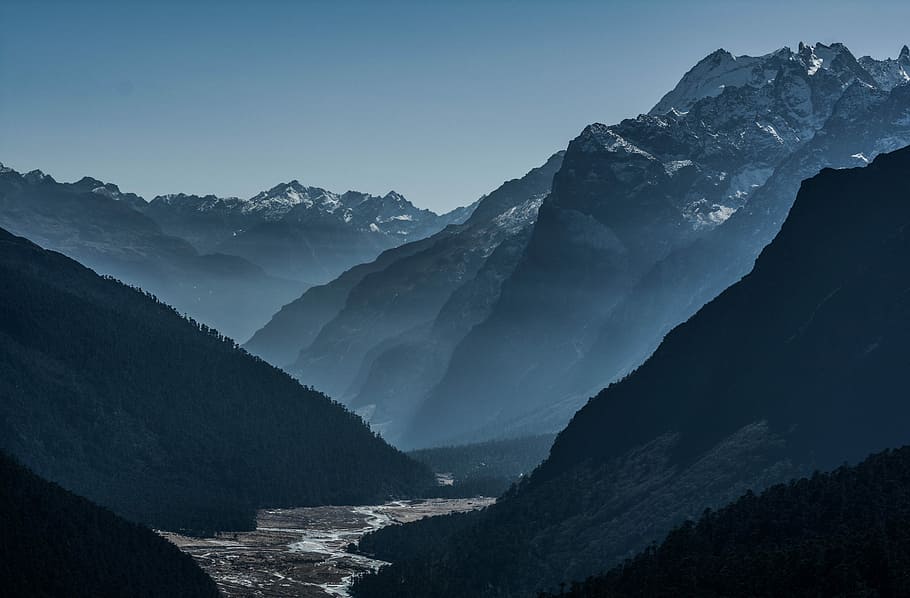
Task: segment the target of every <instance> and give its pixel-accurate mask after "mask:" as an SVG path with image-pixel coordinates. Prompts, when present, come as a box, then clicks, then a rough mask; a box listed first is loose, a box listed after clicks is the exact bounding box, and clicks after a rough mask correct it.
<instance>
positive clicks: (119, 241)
mask: <svg viewBox="0 0 910 598" xmlns="http://www.w3.org/2000/svg"><path fill="white" fill-rule="evenodd" d="M145 206H146V203H145V201H144V200H143V199H142V198H140V197H139V196H137V195H135V194H131V193H123V192H121V191H120V190H119V188H118V187H117V186H116V185H113V184H111V183H102V182H101V181H98V180H97V179H92V178H88V177H85V178H83V179H81V180H79V181H78V182H76V183H58V182H57V181H55V180H54V179H53V178H52V177H51V176H49V175H46V174H44V173H42V172H40V171H37V170H36V171H32V172H29V173H26V174H20V173H18V172H16V171H15V170H13V169H11V168H6V167H3V166H2V165H0V226H2V227H4V228H6V229H7V230H9V231H11V232H13V233H14V234H17V235H22V236H25V237H28V238H29V239H31V240H33V241H35V242H36V243H39V244H40V245H42V246H45V247H48V248H51V249H54V250H57V251H60V252H62V253H65V254H66V255H68V256H70V257H72V258H74V259H77V260H79V261H80V262H82V263H84V264H85V265H87V266H88V267H90V268H92V269H94V270H96V271H98V272H100V273H102V274H106V275H110V276H114V277H116V278H118V279H120V280H122V281H124V282H126V283H128V284H132V285H136V286H140V287H142V288H143V289H145V290H148V291H150V292H152V293H155V294H156V295H158V296H161V297H164V298H166V299H167V301H168V302H169V303H170V304H171V305H173V306H174V307H176V308H177V309H178V310H179V311H180V312H182V313H186V314H188V315H190V316H192V317H193V318H195V319H198V320H200V321H204V322H206V323H207V324H209V325H211V326H214V327H215V328H217V329H218V330H220V331H221V332H223V333H225V334H227V335H228V336H230V337H232V338H239V339H244V338H247V337H248V336H249V335H250V334H251V333H252V331H253V330H255V329H256V328H257V327H259V326H261V324H262V322H264V321H266V320H267V319H268V317H269V316H270V315H271V314H272V313H274V311H275V310H276V309H278V308H279V307H280V306H281V305H283V304H284V303H286V302H288V301H290V300H291V299H293V297H295V296H296V295H297V294H299V293H300V291H301V290H302V289H303V288H305V286H306V285H304V284H301V283H299V282H293V281H290V280H284V279H279V278H276V277H274V276H270V275H268V274H266V273H265V272H264V271H263V270H262V269H261V268H259V267H258V266H256V265H254V264H252V263H250V262H248V261H247V260H244V259H242V258H239V257H236V256H230V255H224V254H204V255H203V254H200V253H199V252H198V251H197V250H196V249H195V248H194V247H193V246H192V245H190V243H188V242H187V241H185V240H183V239H181V238H178V237H174V236H170V235H167V234H164V233H163V232H162V231H161V228H160V227H159V226H158V225H157V224H156V223H155V222H154V221H153V220H151V219H150V218H148V217H147V216H146V215H145V214H144V213H143V212H144V211H145V209H146V207H145Z"/></svg>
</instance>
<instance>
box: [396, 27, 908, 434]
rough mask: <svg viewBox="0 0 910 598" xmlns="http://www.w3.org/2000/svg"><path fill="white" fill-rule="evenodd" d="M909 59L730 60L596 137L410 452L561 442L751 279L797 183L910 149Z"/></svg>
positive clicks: (775, 56) (590, 133) (569, 173)
mask: <svg viewBox="0 0 910 598" xmlns="http://www.w3.org/2000/svg"><path fill="white" fill-rule="evenodd" d="M901 56H902V57H901V58H898V59H897V60H896V61H895V60H890V61H889V60H884V61H874V60H872V59H863V61H862V62H861V61H858V60H856V59H855V58H854V57H853V55H852V54H851V53H850V52H849V50H848V49H847V48H846V47H844V46H843V45H841V44H832V45H830V46H827V45H824V44H816V45H814V46H810V45H806V44H800V46H799V48H798V49H797V50H796V51H793V50H790V49H788V48H783V49H781V50H778V51H775V52H772V53H770V54H767V55H764V56H759V57H749V56H733V55H732V54H730V53H729V52H726V51H724V50H719V51H717V52H714V53H712V54H711V55H709V56H708V57H706V58H705V59H703V60H702V61H700V62H699V63H698V64H697V65H696V66H695V67H694V68H693V69H692V70H691V71H689V72H688V73H686V75H685V76H684V77H683V78H682V80H681V81H680V82H679V84H678V85H677V86H676V88H674V89H673V90H671V91H670V92H669V93H668V94H667V95H666V96H665V97H664V98H663V99H661V101H660V102H658V104H657V105H656V106H655V107H654V108H653V109H652V110H651V111H650V112H649V113H648V114H644V115H640V116H638V117H637V118H634V119H628V120H624V121H622V122H621V123H619V124H616V125H613V126H606V125H602V124H593V125H590V126H588V127H587V128H586V129H585V130H584V131H583V132H582V133H581V135H580V136H579V137H577V138H576V139H575V140H573V141H572V142H571V143H570V144H569V147H568V150H567V152H566V155H565V159H564V161H563V165H562V167H561V168H560V170H559V172H557V174H556V175H555V177H554V180H553V188H552V192H551V193H550V195H549V196H548V197H547V198H546V199H545V200H544V202H543V204H542V205H541V208H540V211H539V214H538V217H537V220H536V223H535V224H534V227H533V231H532V232H531V235H530V240H529V242H528V243H527V245H526V247H525V248H524V249H523V251H522V252H521V255H520V256H519V257H518V258H517V260H516V262H517V264H518V265H517V267H516V268H515V269H514V271H513V272H511V273H510V274H509V275H508V276H507V278H506V280H505V281H504V282H503V283H502V284H501V293H500V296H499V298H498V300H497V301H496V302H495V304H494V305H493V307H492V308H491V310H490V312H489V314H488V315H487V316H486V317H485V318H484V319H483V320H482V321H481V322H480V323H478V324H477V325H475V326H474V327H473V328H472V329H471V331H470V332H469V333H468V334H467V335H466V336H465V337H464V338H463V339H461V340H460V341H459V342H458V344H457V346H456V348H455V349H454V351H453V352H452V357H451V359H450V361H449V363H448V364H447V366H446V372H445V374H444V376H442V377H441V379H440V381H439V383H438V384H437V385H435V386H434V387H433V388H432V389H431V390H430V391H429V392H428V393H427V394H426V395H425V396H424V397H421V398H420V399H419V400H418V401H416V404H417V405H418V406H419V407H418V409H417V410H416V415H414V417H413V419H412V421H411V423H410V425H409V427H408V429H407V430H406V431H405V432H404V433H402V434H401V436H400V438H399V439H398V442H399V443H400V444H401V445H402V446H407V447H414V446H430V445H434V444H439V443H443V442H465V441H475V440H479V439H484V438H491V437H501V436H504V435H513V434H529V433H539V432H546V431H550V430H555V429H558V427H560V426H562V425H564V424H565V422H567V421H568V419H569V418H570V417H571V415H572V414H573V413H574V412H575V410H576V409H577V408H578V407H580V406H581V405H582V404H584V401H585V399H586V397H588V396H590V395H591V394H592V393H594V392H596V390H597V389H598V388H601V387H603V386H604V385H606V384H608V383H610V382H611V381H612V380H616V379H618V378H620V377H622V376H623V375H625V374H627V373H628V372H630V371H631V370H632V369H634V368H635V367H636V366H637V365H639V364H640V363H641V362H642V361H643V360H644V359H646V358H647V357H648V355H650V353H651V352H652V351H653V350H654V349H655V348H656V347H657V345H658V344H659V342H660V340H661V339H662V338H663V336H664V335H665V334H666V333H667V332H668V331H669V330H670V329H671V328H672V327H673V326H675V325H677V324H679V323H680V322H683V321H685V320H686V319H687V318H689V317H690V316H691V315H692V314H694V313H695V311H697V310H698V308H699V307H701V306H702V305H703V304H704V303H706V302H707V301H709V300H711V299H712V298H713V297H715V296H716V295H717V294H718V293H720V292H721V291H722V290H723V289H724V288H726V287H727V286H729V285H730V284H732V283H734V282H735V281H737V280H738V279H739V278H741V277H742V276H743V275H744V274H745V273H747V272H748V271H749V268H750V267H751V265H752V263H753V262H754V259H755V257H756V256H757V255H758V253H759V252H760V251H761V249H762V247H764V246H765V245H766V244H767V243H768V242H769V241H770V240H771V239H772V238H773V237H774V235H775V233H776V232H777V231H778V230H779V228H780V224H781V223H782V222H783V219H784V217H785V216H786V214H787V211H788V210H789V208H790V205H791V204H792V201H793V197H795V195H796V191H797V189H798V187H799V183H800V181H802V180H803V179H804V178H806V177H808V176H812V175H813V174H815V173H816V172H818V171H819V170H821V169H822V168H825V167H829V166H833V167H849V166H856V165H860V164H865V163H867V162H868V161H869V160H871V159H873V158H874V157H875V156H876V155H877V154H878V153H880V152H883V151H891V150H894V149H896V148H898V147H902V146H903V145H906V144H908V143H910V84H908V83H906V82H903V83H901V82H900V78H899V77H890V78H883V77H882V76H881V73H882V72H886V71H887V72H898V71H899V70H900V69H898V68H897V67H898V66H900V65H902V64H904V62H906V53H903V52H902V54H901ZM863 64H865V65H866V67H864V66H863ZM873 67H875V68H873ZM867 68H868V69H872V71H873V72H874V73H875V75H873V74H872V72H870V70H867ZM900 68H903V67H902V66H901V67H900ZM892 83H896V85H895V86H893V87H892V86H891V85H892ZM897 83H899V84H897Z"/></svg>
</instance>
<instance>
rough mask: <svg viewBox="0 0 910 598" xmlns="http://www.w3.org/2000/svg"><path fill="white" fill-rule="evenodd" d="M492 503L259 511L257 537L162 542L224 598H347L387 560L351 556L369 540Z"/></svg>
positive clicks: (463, 501)
mask: <svg viewBox="0 0 910 598" xmlns="http://www.w3.org/2000/svg"><path fill="white" fill-rule="evenodd" d="M494 500H495V499H492V498H457V499H429V500H409V501H393V502H388V503H385V504H382V505H364V506H326V507H304V508H299V509H264V510H262V511H259V513H258V516H257V520H256V530H254V531H250V532H238V533H224V534H219V535H217V536H215V537H214V538H191V537H188V536H181V535H179V534H173V533H170V532H162V535H163V536H164V537H166V538H167V539H169V540H170V541H171V542H173V543H174V544H176V545H177V546H178V547H180V549H181V550H183V551H184V552H186V553H188V554H190V555H191V556H192V557H193V558H195V559H196V561H197V562H198V563H199V565H200V566H201V567H202V568H203V569H205V571H206V572H207V573H208V574H209V575H211V576H212V578H213V579H214V580H215V582H216V583H217V584H218V587H219V588H220V589H221V591H222V592H223V593H224V594H225V595H226V596H275V597H283V596H303V597H314V598H315V597H319V598H325V597H328V596H335V597H339V596H340V597H347V596H348V595H349V594H348V589H349V588H350V584H351V582H352V580H353V578H354V576H356V575H358V574H360V573H365V572H369V571H375V570H376V569H378V568H379V567H381V566H382V565H384V564H386V563H384V562H383V561H378V560H375V559H370V558H367V557H364V556H361V555H356V554H350V553H348V552H347V551H346V547H347V545H348V544H350V543H356V542H357V541H358V540H359V539H360V538H361V537H362V536H363V535H364V534H366V533H368V532H371V531H373V530H377V529H380V528H382V527H385V526H387V525H394V524H398V523H407V522H410V521H416V520H418V519H423V518H424V517H433V516H436V515H445V514H448V513H456V512H463V511H472V510H475V509H480V508H483V507H486V506H488V505H490V504H492V503H493V502H494Z"/></svg>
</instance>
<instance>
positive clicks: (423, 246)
mask: <svg viewBox="0 0 910 598" xmlns="http://www.w3.org/2000/svg"><path fill="white" fill-rule="evenodd" d="M561 160H562V152H560V153H557V154H555V155H554V156H552V157H551V158H550V159H549V160H548V161H547V162H546V163H545V164H544V165H543V166H541V167H540V168H535V169H533V170H532V171H530V172H529V173H528V174H527V175H525V176H524V177H522V178H520V179H515V180H512V181H508V182H506V183H505V184H503V185H502V186H501V187H499V188H498V189H496V190H495V191H493V192H491V193H490V194H488V195H486V196H484V197H483V198H481V200H480V201H478V202H477V203H476V204H475V205H474V206H472V207H473V213H472V214H471V217H470V218H469V219H468V220H467V221H466V222H465V223H464V224H461V225H455V226H449V227H447V228H446V229H444V230H442V231H440V232H439V233H437V234H436V235H433V236H432V237H429V238H427V239H423V240H420V241H417V242H413V243H408V244H405V245H402V246H400V247H397V248H395V249H390V250H388V251H386V252H384V253H383V254H382V255H380V257H379V258H377V259H376V260H375V261H374V262H372V263H370V264H364V265H360V266H357V267H355V268H352V269H351V270H349V271H348V272H345V273H344V274H343V275H342V276H340V277H339V278H338V279H336V280H335V281H333V282H331V283H329V284H327V285H323V286H320V287H314V288H312V289H310V290H308V291H307V292H306V293H304V295H303V296H302V297H301V298H300V299H298V300H297V301H294V302H293V303H291V304H289V305H287V306H285V307H284V308H283V309H282V310H281V311H280V312H279V313H278V314H276V315H275V317H274V318H273V319H272V321H271V322H270V323H269V324H268V325H267V326H265V327H264V328H263V329H262V330H260V331H259V332H257V333H256V335H254V337H253V338H252V339H251V340H250V341H249V342H248V343H247V345H246V348H247V349H248V350H250V351H251V352H253V353H255V354H257V355H260V356H262V357H263V358H264V359H267V360H268V361H270V362H271V363H274V364H277V365H282V366H289V369H290V370H291V371H293V372H295V374H297V375H298V376H300V377H301V379H304V380H307V381H308V382H311V383H312V384H314V386H316V387H317V388H320V389H325V390H327V391H329V392H332V393H334V395H333V396H338V397H341V398H344V399H346V400H347V401H350V404H351V405H353V406H355V407H356V408H358V409H359V410H360V412H361V413H362V414H364V415H365V416H367V417H370V419H371V420H372V421H373V422H374V424H377V425H379V424H382V423H387V422H389V420H390V418H393V421H394V423H395V424H396V425H401V421H399V420H400V419H403V420H404V421H406V419H407V415H408V413H409V411H408V410H409V409H410V407H409V401H410V402H413V400H414V398H415V397H419V396H420V395H421V394H422V393H423V392H425V390H426V389H427V388H429V387H430V386H431V385H432V384H433V383H434V382H435V381H436V380H437V379H438V378H439V376H440V375H441V373H442V372H443V371H444V367H445V364H446V362H447V357H448V353H449V352H450V351H451V347H452V346H454V343H455V342H457V340H458V339H460V338H461V336H463V335H464V334H465V333H466V332H467V330H469V329H470V326H471V325H473V323H474V322H475V321H479V320H480V319H482V317H483V316H484V315H485V314H486V311H487V310H488V309H489V306H490V305H491V304H492V302H493V301H494V300H495V298H496V297H497V296H498V291H499V284H500V283H501V281H502V279H504V278H505V276H506V275H507V274H508V273H509V272H510V271H511V270H512V269H513V268H514V265H515V260H517V258H518V257H519V256H520V253H521V251H520V250H521V248H523V246H524V244H525V243H526V242H527V238H528V233H529V225H530V223H531V222H532V221H533V219H534V216H535V215H536V211H537V207H538V206H539V204H540V202H541V200H542V199H543V196H544V195H546V193H547V191H548V190H549V188H550V181H551V179H552V177H553V174H554V173H555V172H556V170H557V169H558V168H559V165H560V163H561ZM387 399H390V400H391V401H392V403H390V402H389V400H387ZM393 403H397V404H393ZM402 414H404V415H402ZM396 416H401V417H400V418H399V417H396ZM383 433H384V434H389V433H394V429H393V427H391V426H389V425H386V426H385V427H384V429H383Z"/></svg>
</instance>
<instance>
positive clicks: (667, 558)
mask: <svg viewBox="0 0 910 598" xmlns="http://www.w3.org/2000/svg"><path fill="white" fill-rule="evenodd" d="M908 505H910V448H907V447H904V448H902V449H898V450H895V451H886V452H884V453H880V454H877V455H873V456H871V457H869V458H868V459H866V460H865V461H863V462H862V463H860V464H859V465H857V466H855V467H841V468H838V469H837V470H835V471H834V472H832V473H830V474H816V475H814V476H812V477H811V478H808V479H807V478H803V479H800V480H797V481H792V482H790V483H789V484H780V485H777V486H774V487H772V488H769V489H768V490H766V491H764V492H762V493H761V495H759V496H756V495H755V494H753V493H751V492H750V493H748V494H746V495H745V496H743V497H742V498H740V499H739V500H738V501H736V502H735V503H733V504H731V505H729V506H727V507H724V508H723V509H721V510H719V511H716V512H714V511H710V510H708V511H706V512H705V513H704V514H703V515H702V516H701V517H700V518H699V519H698V521H697V522H692V521H688V522H686V523H685V524H683V525H681V526H680V527H678V528H676V529H674V530H673V531H672V532H671V533H670V534H669V535H668V536H667V538H666V540H664V541H663V542H662V543H661V544H660V546H656V547H651V548H649V549H647V550H646V551H644V552H643V553H641V554H639V555H638V556H636V557H635V558H634V559H631V560H629V561H626V562H625V563H624V564H623V565H621V566H619V567H616V568H615V569H613V570H611V571H609V572H608V573H606V574H605V575H603V576H599V577H593V578H590V579H588V580H586V581H584V582H583V583H573V584H572V587H571V589H570V591H568V592H565V593H560V594H558V595H559V596H564V597H569V598H596V597H604V598H605V597H607V596H611V597H616V598H620V597H629V598H631V597H633V596H642V597H644V596H651V597H655V598H657V597H663V596H667V597H670V596H693V597H694V596H699V597H714V596H747V595H748V596H785V595H798V596H810V595H817V596H869V595H877V596H905V595H907V594H910V573H908V572H910V537H908V534H907V530H910V509H908ZM548 596H551V597H555V596H557V594H550V595H548ZM542 598H546V597H542Z"/></svg>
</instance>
